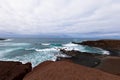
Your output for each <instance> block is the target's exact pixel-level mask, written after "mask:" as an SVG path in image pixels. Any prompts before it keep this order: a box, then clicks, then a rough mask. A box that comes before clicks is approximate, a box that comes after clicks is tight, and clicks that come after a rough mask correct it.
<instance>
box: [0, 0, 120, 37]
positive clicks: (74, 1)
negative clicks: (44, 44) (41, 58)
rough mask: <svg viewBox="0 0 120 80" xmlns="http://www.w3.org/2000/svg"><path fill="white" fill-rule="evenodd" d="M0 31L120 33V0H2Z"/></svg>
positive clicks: (28, 33)
mask: <svg viewBox="0 0 120 80" xmlns="http://www.w3.org/2000/svg"><path fill="white" fill-rule="evenodd" d="M0 32H1V33H3V34H4V33H5V32H7V33H13V34H22V35H23V34H26V35H36V34H49V33H58V34H59V33H65V34H69V33H71V34H77V33H79V34H80V33H81V34H84V33H85V34H86V33H95V32H96V33H104V34H105V35H112V34H111V33H113V35H120V0H0Z"/></svg>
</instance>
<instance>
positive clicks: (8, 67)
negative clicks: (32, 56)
mask: <svg viewBox="0 0 120 80" xmlns="http://www.w3.org/2000/svg"><path fill="white" fill-rule="evenodd" d="M31 70H32V67H31V63H26V64H22V63H21V62H12V61H0V80H22V79H23V77H24V76H25V75H26V74H27V73H28V72H30V71H31Z"/></svg>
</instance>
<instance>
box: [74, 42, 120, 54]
mask: <svg viewBox="0 0 120 80" xmlns="http://www.w3.org/2000/svg"><path fill="white" fill-rule="evenodd" d="M73 43H75V42H73ZM75 44H80V45H87V46H92V47H99V48H102V49H105V50H108V51H110V55H111V56H120V40H97V41H83V42H81V43H75Z"/></svg>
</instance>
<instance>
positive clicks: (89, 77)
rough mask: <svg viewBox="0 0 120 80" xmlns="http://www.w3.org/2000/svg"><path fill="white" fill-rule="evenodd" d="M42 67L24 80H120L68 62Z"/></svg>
mask: <svg viewBox="0 0 120 80" xmlns="http://www.w3.org/2000/svg"><path fill="white" fill-rule="evenodd" d="M42 65H44V67H43V66H41V64H40V65H38V66H37V67H36V68H35V69H33V71H32V72H30V73H28V74H27V75H26V76H25V77H24V79H23V80H120V77H119V76H115V75H112V74H109V73H106V72H103V71H100V70H97V69H93V68H88V67H85V66H81V65H78V64H74V63H70V62H66V61H57V62H44V63H43V64H42Z"/></svg>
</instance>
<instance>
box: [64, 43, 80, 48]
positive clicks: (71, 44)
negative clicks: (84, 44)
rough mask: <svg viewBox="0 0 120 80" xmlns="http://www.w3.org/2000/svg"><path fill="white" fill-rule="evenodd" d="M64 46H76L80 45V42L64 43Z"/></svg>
mask: <svg viewBox="0 0 120 80" xmlns="http://www.w3.org/2000/svg"><path fill="white" fill-rule="evenodd" d="M63 46H65V47H74V46H78V44H73V43H68V44H63Z"/></svg>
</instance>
